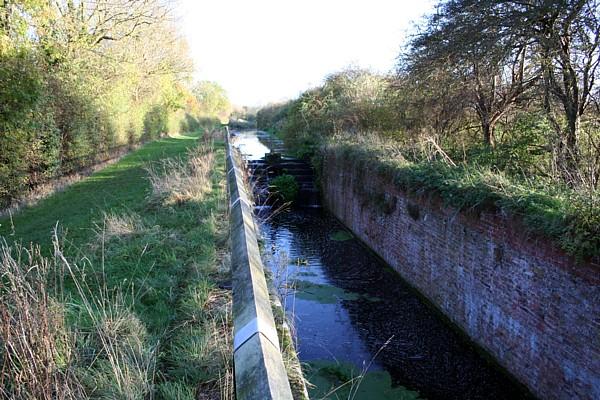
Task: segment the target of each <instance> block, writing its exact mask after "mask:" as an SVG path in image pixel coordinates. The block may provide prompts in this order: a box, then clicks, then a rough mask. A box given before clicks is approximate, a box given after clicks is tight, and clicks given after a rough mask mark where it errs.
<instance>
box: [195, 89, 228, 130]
mask: <svg viewBox="0 0 600 400" xmlns="http://www.w3.org/2000/svg"><path fill="white" fill-rule="evenodd" d="M192 92H193V93H194V95H195V96H196V98H197V99H198V102H199V103H200V108H201V113H202V115H203V116H205V117H209V118H214V117H217V118H219V119H221V121H225V120H227V118H229V114H230V113H231V103H230V102H229V99H228V98H227V92H225V90H224V89H223V88H222V87H221V86H219V84H218V83H216V82H209V81H202V82H200V83H198V84H197V85H196V86H195V87H194V89H193V90H192Z"/></svg>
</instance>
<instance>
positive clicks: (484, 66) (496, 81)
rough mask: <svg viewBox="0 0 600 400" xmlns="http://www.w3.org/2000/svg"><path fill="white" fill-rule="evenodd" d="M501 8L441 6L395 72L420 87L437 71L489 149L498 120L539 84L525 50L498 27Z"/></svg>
mask: <svg viewBox="0 0 600 400" xmlns="http://www.w3.org/2000/svg"><path fill="white" fill-rule="evenodd" d="M505 3H506V2H501V1H494V0H452V1H447V2H445V3H443V4H442V5H441V6H440V7H439V9H438V11H437V12H436V13H435V14H433V15H432V16H431V17H430V19H429V21H428V23H427V25H426V27H425V30H424V32H422V33H421V34H419V35H416V36H415V37H414V38H413V40H412V41H411V43H410V47H409V51H408V54H407V58H408V62H407V63H406V65H404V66H399V72H401V73H408V74H410V75H411V76H412V77H413V78H414V79H415V80H417V81H419V82H422V83H424V84H431V82H430V81H431V80H433V79H435V77H436V75H439V72H440V71H444V74H443V75H444V76H448V75H450V76H453V77H454V79H455V80H456V81H459V82H462V85H463V89H462V91H463V93H465V95H466V97H467V101H468V104H469V106H470V107H471V108H472V109H473V110H474V111H475V113H476V115H477V117H478V119H479V122H480V125H481V131H482V136H483V141H484V142H485V143H486V144H488V145H490V146H494V144H495V133H494V131H495V126H496V123H497V122H498V120H499V119H500V118H501V117H502V116H503V115H504V114H505V113H506V112H507V111H509V110H510V109H511V108H512V107H514V106H515V105H517V104H519V103H520V102H522V101H524V100H525V98H526V94H527V92H528V90H529V89H531V88H532V87H533V86H534V85H535V83H536V81H537V80H538V79H539V70H538V69H537V68H535V66H534V64H533V63H532V52H531V46H530V44H529V43H528V42H527V41H526V40H522V37H520V36H519V35H517V34H514V33H510V32H507V31H506V30H504V29H503V27H502V26H501V25H500V21H501V20H502V16H503V15H504V13H505V12H506V9H507V5H506V4H505ZM432 84H435V82H433V83H432Z"/></svg>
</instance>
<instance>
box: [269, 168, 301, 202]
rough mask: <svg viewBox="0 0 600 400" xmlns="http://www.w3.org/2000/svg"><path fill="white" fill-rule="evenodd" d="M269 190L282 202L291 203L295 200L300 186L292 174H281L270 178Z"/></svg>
mask: <svg viewBox="0 0 600 400" xmlns="http://www.w3.org/2000/svg"><path fill="white" fill-rule="evenodd" d="M269 191H270V192H271V193H273V194H274V195H275V196H278V197H279V198H280V199H281V200H282V201H283V202H285V203H288V202H289V203H291V202H293V201H294V200H296V197H297V196H298V192H299V191H300V186H299V185H298V182H296V178H294V177H293V176H292V175H288V174H283V175H279V176H277V177H275V178H273V179H272V180H271V182H270V185H269Z"/></svg>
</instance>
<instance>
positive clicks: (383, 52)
mask: <svg viewBox="0 0 600 400" xmlns="http://www.w3.org/2000/svg"><path fill="white" fill-rule="evenodd" d="M434 3H435V2H434V1H433V0H364V1H356V0H180V2H179V12H180V13H181V14H182V17H181V22H182V30H183V33H184V34H185V36H186V38H187V40H188V44H189V46H190V50H191V54H192V57H193V59H194V64H195V67H196V74H195V78H196V79H197V80H213V81H216V82H218V83H219V84H220V85H221V86H223V87H224V88H225V90H227V93H228V95H229V97H230V99H231V101H232V102H233V103H234V104H236V105H248V106H254V105H263V104H266V103H268V102H271V101H279V100H284V99H289V98H293V97H295V96H297V95H298V94H299V93H300V92H302V91H303V90H306V89H308V88H310V87H313V86H316V85H318V84H320V83H321V82H322V81H323V78H324V77H325V76H326V75H328V74H330V73H332V72H336V71H339V70H341V69H343V68H344V67H347V66H349V65H353V66H359V67H364V68H370V69H372V70H374V71H379V72H387V71H389V70H391V69H392V68H393V67H394V64H395V58H396V56H397V55H398V53H399V50H400V46H401V44H402V43H403V42H404V40H405V38H406V36H407V34H408V33H409V32H411V30H412V29H413V23H414V22H418V21H419V20H420V18H421V17H422V16H423V15H424V14H425V13H427V12H429V11H430V10H432V9H433V5H434Z"/></svg>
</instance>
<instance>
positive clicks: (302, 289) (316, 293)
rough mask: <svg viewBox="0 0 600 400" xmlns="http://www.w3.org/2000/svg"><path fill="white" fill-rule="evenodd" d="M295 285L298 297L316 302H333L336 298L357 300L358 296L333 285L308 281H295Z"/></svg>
mask: <svg viewBox="0 0 600 400" xmlns="http://www.w3.org/2000/svg"><path fill="white" fill-rule="evenodd" d="M295 286H296V296H297V297H298V298H300V299H304V300H312V301H316V302H318V303H324V304H333V303H336V302H337V301H338V300H357V299H358V298H359V297H360V295H359V294H357V293H352V292H346V291H345V290H344V289H341V288H338V287H335V286H331V285H323V284H320V283H314V282H309V281H302V280H299V281H296V282H295Z"/></svg>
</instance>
